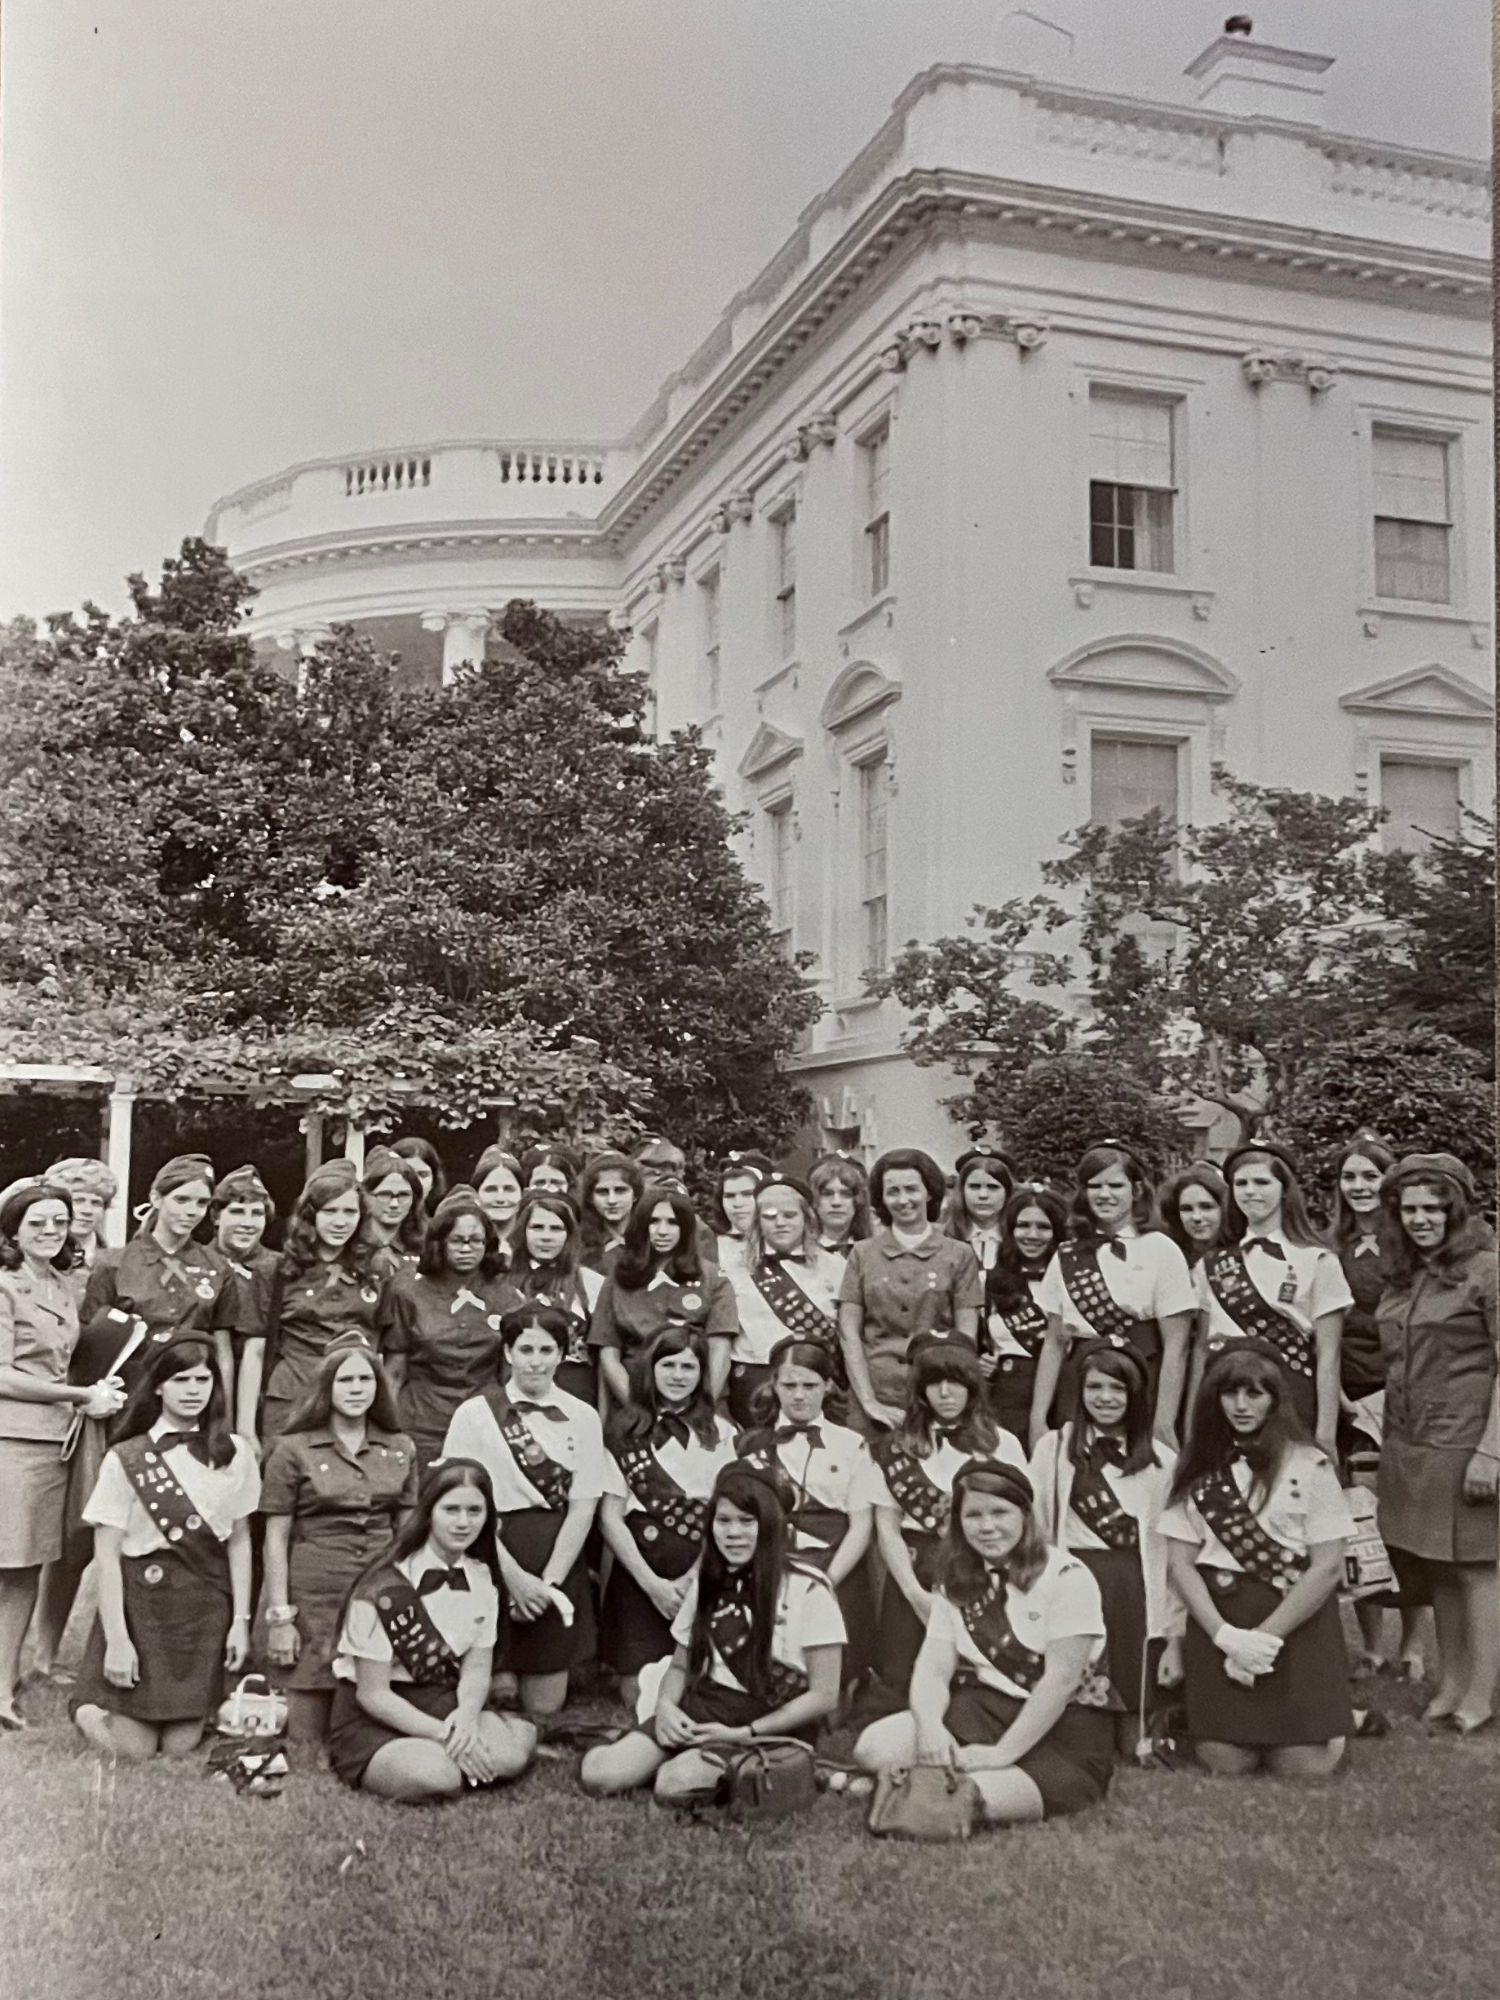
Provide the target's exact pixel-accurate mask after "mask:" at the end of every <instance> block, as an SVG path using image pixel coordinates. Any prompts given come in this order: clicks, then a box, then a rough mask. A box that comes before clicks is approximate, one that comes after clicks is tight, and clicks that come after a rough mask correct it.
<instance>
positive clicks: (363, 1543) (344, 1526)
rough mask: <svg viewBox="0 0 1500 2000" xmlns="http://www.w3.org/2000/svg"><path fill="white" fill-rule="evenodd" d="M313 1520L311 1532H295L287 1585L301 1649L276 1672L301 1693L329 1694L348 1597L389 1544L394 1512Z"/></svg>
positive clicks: (332, 1684)
mask: <svg viewBox="0 0 1500 2000" xmlns="http://www.w3.org/2000/svg"><path fill="white" fill-rule="evenodd" d="M312 1521H316V1522H317V1524H318V1525H317V1526H316V1527H312V1529H311V1532H309V1533H304V1534H300V1535H299V1534H297V1533H296V1532H295V1531H294V1532H293V1536H292V1545H291V1550H290V1553H289V1555H288V1557H287V1585H288V1588H289V1589H290V1591H291V1602H292V1603H293V1604H295V1605H296V1607H297V1633H298V1636H299V1638H300V1639H301V1641H302V1645H301V1650H300V1651H299V1652H298V1654H297V1660H296V1664H295V1666H291V1667H278V1668H277V1669H276V1670H275V1677H276V1679H277V1680H278V1681H280V1682H281V1683H282V1685H283V1686H285V1687H289V1688H295V1689H296V1690H297V1691H298V1692H299V1693H307V1694H313V1693H316V1694H327V1693H329V1692H330V1691H331V1690H332V1689H333V1688H334V1687H335V1686H337V1682H336V1681H335V1680H334V1678H333V1656H334V1653H335V1651H336V1650H337V1646H338V1636H339V1624H340V1619H341V1614H342V1612H343V1608H344V1599H345V1598H346V1597H347V1596H348V1594H349V1586H350V1584H352V1583H353V1581H354V1579H355V1578H356V1577H357V1576H358V1575H359V1573H360V1571H361V1570H363V1569H365V1568H367V1567H368V1565H369V1564H370V1563H372V1562H373V1561H374V1560H375V1558H376V1557H377V1556H378V1555H380V1554H381V1553H382V1552H383V1551H384V1550H385V1549H387V1548H389V1547H390V1545H391V1542H392V1540H393V1539H394V1534H395V1516H394V1515H390V1516H387V1515H379V1514H374V1515H368V1516H354V1515H350V1516H347V1517H331V1518H330V1517H326V1516H313V1517H312ZM309 1526H310V1527H311V1521H310V1522H309Z"/></svg>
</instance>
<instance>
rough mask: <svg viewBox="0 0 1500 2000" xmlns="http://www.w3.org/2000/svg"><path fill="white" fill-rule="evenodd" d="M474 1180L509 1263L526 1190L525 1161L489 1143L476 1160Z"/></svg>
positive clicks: (502, 1255) (501, 1249)
mask: <svg viewBox="0 0 1500 2000" xmlns="http://www.w3.org/2000/svg"><path fill="white" fill-rule="evenodd" d="M470 1180H471V1182H472V1185H473V1188H474V1192H475V1194H477V1195H478V1197H479V1206H480V1207H481V1208H482V1209H483V1210H484V1212H485V1214H486V1215H487V1216H488V1217H489V1219H490V1221H491V1222H493V1223H494V1225H495V1233H496V1235H497V1236H498V1237H499V1240H500V1254H501V1257H502V1259H503V1260H504V1261H505V1262H507V1263H508V1262H509V1261H510V1246H511V1237H512V1235H513V1234H514V1232H515V1226H516V1216H517V1214H518V1212H519V1210H520V1207H521V1197H522V1195H523V1194H524V1193H525V1191H526V1186H525V1182H524V1181H523V1180H522V1179H521V1162H520V1161H519V1160H518V1159H517V1158H516V1156H515V1154H514V1153H512V1152H510V1151H509V1150H508V1149H507V1148H506V1147H504V1146H486V1147H485V1149H484V1151H483V1152H482V1153H481V1154H480V1155H479V1158H478V1159H477V1160H476V1161H475V1162H474V1171H473V1173H472V1174H471V1176H470Z"/></svg>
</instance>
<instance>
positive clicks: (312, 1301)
mask: <svg viewBox="0 0 1500 2000" xmlns="http://www.w3.org/2000/svg"><path fill="white" fill-rule="evenodd" d="M368 1218H369V1209H368V1204H367V1202H366V1199H365V1196H364V1194H363V1192H362V1190H361V1188H360V1182H359V1173H358V1171H357V1169H356V1168H355V1166H354V1164H353V1162H352V1161H350V1160H330V1161H329V1163H328V1164H327V1165H326V1166H322V1167H319V1168H318V1169H317V1171H316V1172H315V1173H313V1174H311V1175H310V1176H309V1178H308V1182H307V1185H306V1187H304V1188H303V1190H302V1192H301V1194H299V1195H298V1197H297V1199H296V1201H295V1202H294V1203H293V1204H292V1212H291V1215H290V1216H289V1217H288V1219H287V1226H286V1240H285V1242H284V1243H283V1245H282V1250H281V1268H280V1270H279V1272H278V1274H277V1277H278V1284H277V1292H276V1306H275V1313H274V1316H273V1319H272V1322H271V1325H270V1330H269V1333H268V1336H267V1342H266V1347H267V1352H266V1394H265V1401H264V1403H263V1405H262V1409H261V1423H260V1435H261V1437H262V1438H263V1439H264V1440H265V1441H266V1442H267V1443H269V1442H270V1441H271V1440H272V1439H273V1438H276V1437H279V1436H280V1435H281V1433H282V1431H283V1430H284V1429H285V1428H286V1421H287V1418H288V1417H289V1416H290V1415H291V1413H292V1411H293V1410H294V1409H295V1408H296V1406H297V1405H298V1404H299V1403H300V1402H301V1401H302V1400H303V1398H304V1397H305V1396H306V1395H307V1392H308V1390H309V1389H310V1388H311V1387H312V1384H313V1379H314V1377H315V1376H316V1374H317V1372H318V1366H319V1363H320V1362H321V1361H322V1359H323V1357H324V1355H325V1354H326V1353H327V1352H328V1350H329V1348H330V1347H331V1346H332V1345H333V1343H334V1341H336V1340H337V1339H338V1338H339V1337H340V1335H346V1334H350V1333H358V1334H361V1335H363V1337H364V1339H365V1340H366V1341H367V1342H368V1343H369V1345H370V1346H371V1347H372V1348H373V1349H374V1350H375V1351H376V1353H379V1352H380V1350H381V1348H382V1347H383V1346H384V1344H385V1329H386V1327H387V1325H388V1324H389V1322H390V1292H391V1280H390V1278H389V1277H388V1276H387V1275H386V1274H385V1273H384V1271H383V1270H382V1269H381V1268H380V1263H381V1262H382V1261H383V1260H382V1259H381V1253H380V1251H379V1250H378V1248H377V1246H376V1244H375V1242H374V1240H373V1239H372V1237H371V1235H370V1233H369V1231H368V1228H367V1226H366V1225H367V1222H368Z"/></svg>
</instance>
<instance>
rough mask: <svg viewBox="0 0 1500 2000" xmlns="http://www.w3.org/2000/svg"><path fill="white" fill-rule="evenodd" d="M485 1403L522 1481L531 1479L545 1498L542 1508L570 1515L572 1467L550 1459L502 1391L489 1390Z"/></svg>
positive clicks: (494, 1387)
mask: <svg viewBox="0 0 1500 2000" xmlns="http://www.w3.org/2000/svg"><path fill="white" fill-rule="evenodd" d="M484 1400H485V1401H486V1402H487V1403H488V1404H489V1406H490V1413H491V1415H492V1416H493V1417H494V1419H495V1422H496V1424H497V1425H498V1426H499V1430H500V1435H501V1437H503V1438H504V1440H505V1442H506V1444H507V1445H508V1446H509V1448H510V1455H511V1457H512V1458H513V1459H514V1460H515V1462H516V1465H517V1467H518V1468H519V1470H520V1472H521V1475H522V1477H523V1478H525V1479H529V1480H530V1481H531V1483H532V1485H533V1486H534V1487H535V1488H536V1490H537V1492H538V1493H540V1494H541V1496H542V1505H543V1506H544V1507H545V1508H546V1509H547V1511H548V1512H549V1513H551V1514H566V1513H567V1511H568V1501H569V1499H570V1497H571V1496H572V1492H573V1473H572V1469H571V1467H569V1466H566V1465H559V1464H558V1462H557V1460H556V1459H555V1458H549V1457H548V1456H547V1454H546V1452H544V1451H543V1450H542V1447H541V1446H540V1445H539V1444H538V1443H537V1441H536V1439H535V1438H534V1437H533V1436H532V1435H531V1432H530V1431H529V1430H528V1429H527V1428H526V1425H525V1424H524V1423H523V1422H522V1420H521V1416H520V1413H519V1411H517V1410H513V1409H512V1408H511V1405H510V1398H509V1397H508V1396H507V1395H506V1393H505V1391H504V1390H503V1389H502V1388H500V1387H498V1386H497V1385H493V1384H492V1385H491V1387H490V1388H488V1389H486V1390H485V1392H484Z"/></svg>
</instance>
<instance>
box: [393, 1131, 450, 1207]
mask: <svg viewBox="0 0 1500 2000" xmlns="http://www.w3.org/2000/svg"><path fill="white" fill-rule="evenodd" d="M391 1151H392V1152H393V1153H394V1154H395V1155H396V1157H397V1159H400V1160H405V1161H407V1162H408V1164H409V1165H410V1167H411V1170H412V1172H413V1173H414V1174H415V1175H416V1177H417V1179H418V1180H419V1181H420V1182H421V1184H422V1207H423V1210H424V1211H425V1213H426V1214H428V1215H433V1214H435V1213H436V1211H437V1206H438V1203H439V1202H440V1201H441V1200H442V1198H443V1196H444V1195H445V1194H446V1193H447V1192H448V1176H447V1174H446V1173H445V1172H444V1171H443V1157H442V1154H441V1153H439V1151H438V1149H437V1147H436V1146H434V1145H433V1143H432V1141H431V1140H430V1139H418V1138H415V1137H412V1138H408V1139H397V1140H396V1141H395V1143H394V1144H393V1145H392V1147H391Z"/></svg>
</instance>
